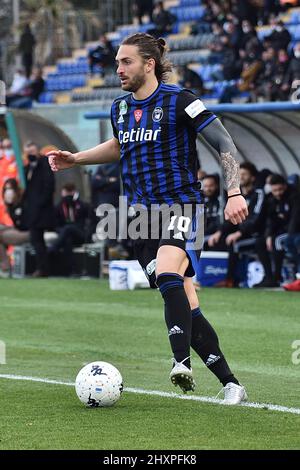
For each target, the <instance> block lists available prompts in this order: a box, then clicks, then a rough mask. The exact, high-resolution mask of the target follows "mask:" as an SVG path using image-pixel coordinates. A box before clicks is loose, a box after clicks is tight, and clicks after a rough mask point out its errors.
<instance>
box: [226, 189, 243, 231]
mask: <svg viewBox="0 0 300 470" xmlns="http://www.w3.org/2000/svg"><path fill="white" fill-rule="evenodd" d="M224 213H225V220H230V222H231V223H232V224H233V225H238V224H241V223H242V222H243V221H244V220H245V219H246V217H247V215H248V206H247V203H246V201H245V199H244V197H243V196H235V197H231V198H230V199H228V201H227V204H226V207H225V210H224Z"/></svg>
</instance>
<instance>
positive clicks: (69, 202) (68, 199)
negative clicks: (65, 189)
mask: <svg viewBox="0 0 300 470" xmlns="http://www.w3.org/2000/svg"><path fill="white" fill-rule="evenodd" d="M63 200H64V201H65V202H66V203H67V204H71V203H72V202H73V200H74V197H73V196H72V195H69V196H64V197H63Z"/></svg>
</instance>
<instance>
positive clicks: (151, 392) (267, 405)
mask: <svg viewBox="0 0 300 470" xmlns="http://www.w3.org/2000/svg"><path fill="white" fill-rule="evenodd" d="M0 378H2V379H11V380H27V381H28V382H41V383H46V384H54V385H68V386H69V387H74V386H75V384H74V383H72V382H62V381H60V380H52V379H42V378H39V377H27V376H24V375H10V374H0ZM124 392H128V393H137V394H139V395H151V396H157V397H164V398H177V399H180V400H191V401H200V402H202V403H214V404H217V405H223V406H231V405H224V403H223V400H220V399H219V398H210V397H200V396H197V395H179V394H177V393H171V392H160V391H159V390H143V389H142V388H130V387H129V388H124ZM238 406H239V407H241V406H243V407H245V408H255V409H260V410H262V409H265V410H269V411H280V412H282V413H291V414H294V415H300V408H289V407H287V406H281V405H272V404H270V403H251V402H243V403H240V404H239V405H238Z"/></svg>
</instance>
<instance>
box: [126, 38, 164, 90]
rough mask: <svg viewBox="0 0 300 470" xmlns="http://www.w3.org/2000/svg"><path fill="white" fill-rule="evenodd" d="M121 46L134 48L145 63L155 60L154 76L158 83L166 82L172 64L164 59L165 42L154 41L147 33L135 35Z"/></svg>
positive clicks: (160, 40)
mask: <svg viewBox="0 0 300 470" xmlns="http://www.w3.org/2000/svg"><path fill="white" fill-rule="evenodd" d="M122 46H136V47H137V48H138V51H139V54H140V56H141V57H142V58H143V59H144V61H147V60H149V59H154V60H155V76H156V78H157V80H158V81H159V82H166V81H167V80H168V77H169V73H170V72H172V64H171V63H170V62H169V61H168V60H167V59H166V58H165V54H166V52H167V45H166V41H165V40H164V39H163V38H158V39H156V38H155V37H153V36H151V35H150V34H147V33H136V34H133V35H132V36H129V37H128V38H126V39H124V41H123V42H122Z"/></svg>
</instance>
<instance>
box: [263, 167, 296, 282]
mask: <svg viewBox="0 0 300 470" xmlns="http://www.w3.org/2000/svg"><path fill="white" fill-rule="evenodd" d="M270 184H271V193H270V194H269V196H268V198H267V201H266V216H267V222H266V232H265V237H261V238H259V239H258V240H257V243H256V252H257V254H258V257H259V260H260V262H261V263H262V265H263V267H264V271H265V276H264V279H263V280H262V282H260V283H259V284H256V285H255V286H254V287H278V286H279V284H280V281H281V269H282V262H283V257H284V246H285V245H284V244H285V240H286V238H287V236H288V234H289V235H293V234H294V233H295V227H296V226H297V217H298V209H299V205H300V196H299V193H298V191H297V190H295V189H294V188H292V187H290V186H288V184H287V182H286V180H285V179H284V178H283V177H282V176H281V175H272V176H271V178H270ZM271 258H272V259H273V260H274V267H275V269H274V271H273V270H272V263H271Z"/></svg>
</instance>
